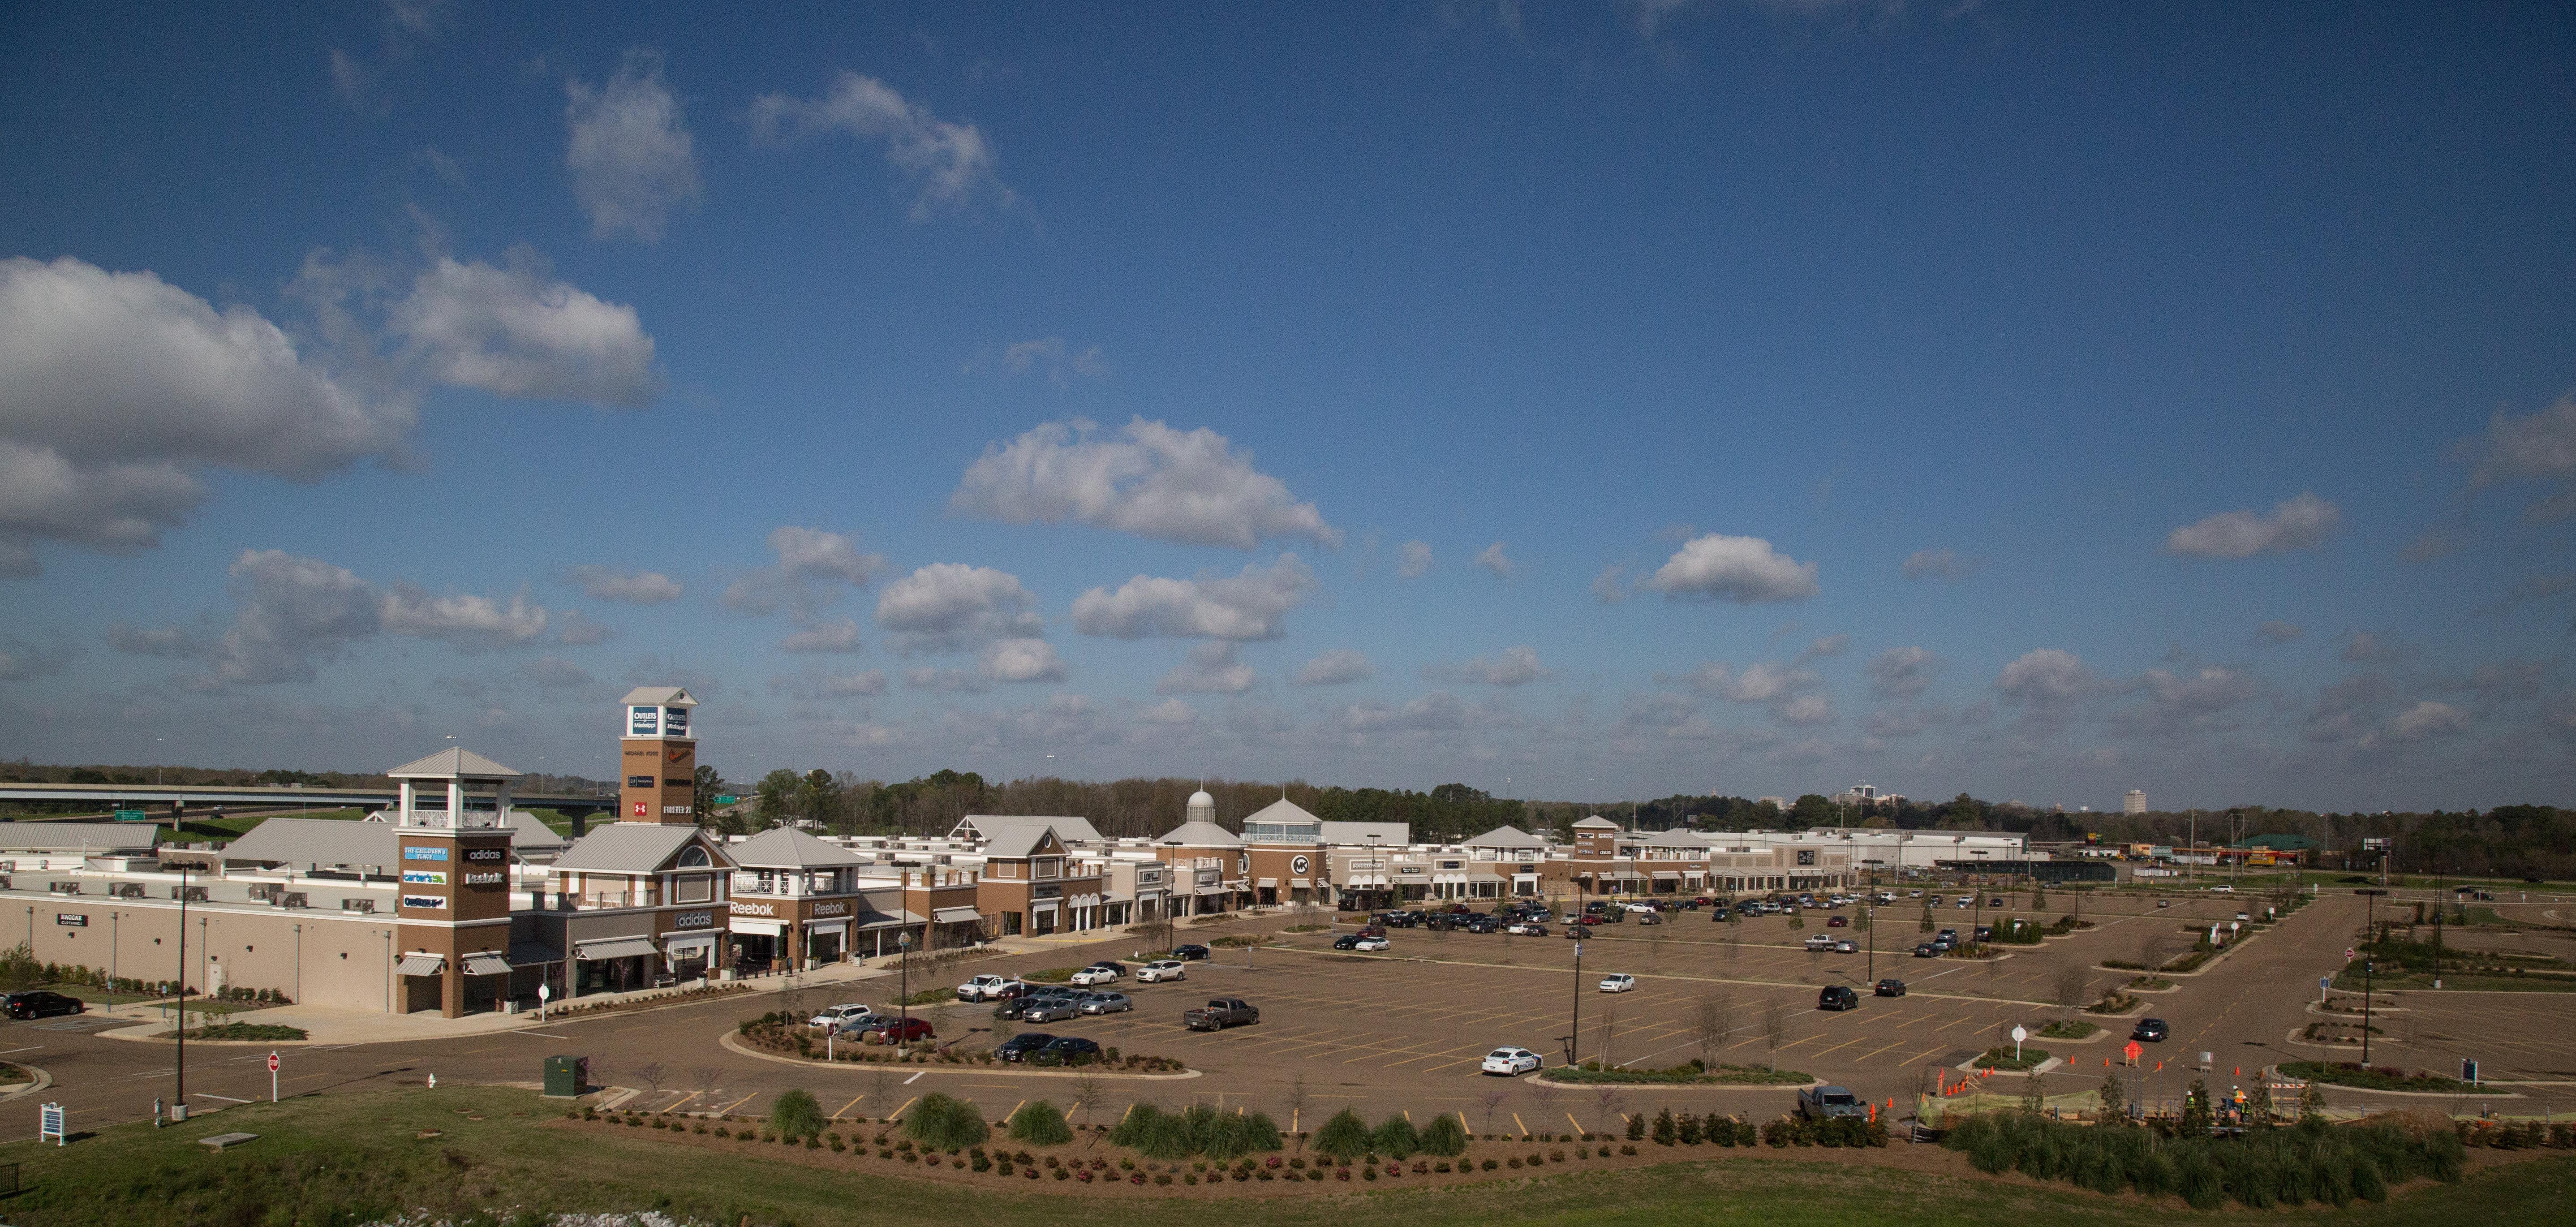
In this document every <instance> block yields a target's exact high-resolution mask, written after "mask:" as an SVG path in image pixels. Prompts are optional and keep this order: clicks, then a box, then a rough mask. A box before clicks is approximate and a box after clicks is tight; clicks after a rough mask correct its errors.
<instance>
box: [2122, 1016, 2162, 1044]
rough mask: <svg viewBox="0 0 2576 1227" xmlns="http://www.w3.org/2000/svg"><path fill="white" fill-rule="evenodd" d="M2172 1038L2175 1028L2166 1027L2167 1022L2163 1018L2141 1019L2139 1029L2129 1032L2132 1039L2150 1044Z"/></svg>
mask: <svg viewBox="0 0 2576 1227" xmlns="http://www.w3.org/2000/svg"><path fill="white" fill-rule="evenodd" d="M2172 1037H2173V1028H2171V1027H2168V1026H2166V1025H2165V1020H2163V1019H2161V1018H2141V1019H2139V1020H2138V1026H2137V1029H2136V1030H2134V1031H2131V1032H2129V1038H2130V1039H2133V1040H2145V1041H2147V1042H2148V1043H2150V1044H2152V1043H2155V1042H2157V1041H2159V1040H2165V1039H2171V1038H2172Z"/></svg>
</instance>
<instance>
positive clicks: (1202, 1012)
mask: <svg viewBox="0 0 2576 1227" xmlns="http://www.w3.org/2000/svg"><path fill="white" fill-rule="evenodd" d="M1260 1021H1261V1011H1260V1009H1259V1008H1257V1007H1255V1006H1254V1005H1253V1004H1252V1003H1250V1002H1248V1001H1245V1000H1244V999H1243V998H1241V997H1216V998H1212V999H1210V1000H1209V1001H1208V1003H1207V1004H1206V1005H1203V1006H1200V1007H1199V1008H1197V1009H1195V1010H1183V1011H1182V1012H1181V1025H1182V1026H1184V1027H1187V1028H1189V1029H1190V1030H1192V1031H1223V1030H1225V1029H1226V1028H1228V1027H1241V1026H1246V1025H1249V1024H1251V1023H1257V1022H1260Z"/></svg>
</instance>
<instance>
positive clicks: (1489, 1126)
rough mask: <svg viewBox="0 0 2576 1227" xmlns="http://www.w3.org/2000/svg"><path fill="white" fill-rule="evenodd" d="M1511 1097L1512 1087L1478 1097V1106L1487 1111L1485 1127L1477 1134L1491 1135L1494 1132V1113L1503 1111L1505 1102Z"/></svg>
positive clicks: (1491, 1091)
mask: <svg viewBox="0 0 2576 1227" xmlns="http://www.w3.org/2000/svg"><path fill="white" fill-rule="evenodd" d="M1511 1097H1512V1091H1511V1088H1510V1087H1501V1088H1498V1089H1495V1090H1490V1091H1487V1092H1485V1093H1484V1094H1481V1095H1478V1096H1476V1105H1477V1106H1478V1107H1481V1108H1483V1109H1484V1110H1485V1118H1484V1119H1485V1127H1484V1128H1483V1129H1480V1130H1478V1131H1477V1132H1479V1133H1486V1134H1490V1133H1492V1132H1493V1131H1494V1113H1496V1112H1500V1111H1502V1110H1503V1101H1504V1100H1506V1099H1509V1098H1511Z"/></svg>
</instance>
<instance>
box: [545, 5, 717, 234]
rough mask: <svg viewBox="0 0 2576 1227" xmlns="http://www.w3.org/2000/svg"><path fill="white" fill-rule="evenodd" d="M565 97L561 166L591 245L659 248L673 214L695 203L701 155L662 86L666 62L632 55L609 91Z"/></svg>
mask: <svg viewBox="0 0 2576 1227" xmlns="http://www.w3.org/2000/svg"><path fill="white" fill-rule="evenodd" d="M564 94H565V96H566V98H567V100H568V101H567V102H566V104H565V106H564V123H565V126H566V127H567V129H568V130H569V136H568V139H567V145H566V148H565V151H564V165H565V166H566V167H567V168H568V169H570V170H571V171H572V193H573V198H574V199H575V200H578V201H580V202H581V208H582V212H584V213H587V214H589V215H590V235H591V237H592V238H595V239H607V238H615V237H618V236H619V235H631V236H633V237H635V238H637V239H640V240H642V241H644V242H647V243H652V242H658V241H660V240H661V238H662V232H663V230H664V229H665V228H666V227H667V226H669V224H670V220H671V211H672V210H673V209H675V208H679V207H682V206H687V205H694V204H696V203H697V200H698V156H697V151H696V148H695V146H694V144H693V142H692V141H691V139H690V136H689V129H688V126H687V122H686V120H685V118H684V117H683V116H682V114H681V107H680V100H679V99H677V98H674V97H672V96H671V90H670V87H669V86H667V85H665V84H663V82H662V57H661V56H660V55H659V54H658V53H656V52H652V51H647V50H643V49H640V48H639V49H637V50H633V51H629V52H627V53H626V59H625V62H624V63H622V64H620V65H619V66H618V69H617V75H616V76H614V77H611V78H609V80H608V84H606V85H604V86H600V87H598V88H596V89H594V88H592V87H591V86H589V85H588V84H585V83H583V82H581V81H579V80H567V81H565V82H564Z"/></svg>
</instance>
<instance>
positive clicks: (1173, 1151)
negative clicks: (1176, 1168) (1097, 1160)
mask: <svg viewBox="0 0 2576 1227" xmlns="http://www.w3.org/2000/svg"><path fill="white" fill-rule="evenodd" d="M1109 1140H1110V1141H1111V1142H1113V1143H1115V1144H1117V1145H1120V1146H1125V1147H1128V1148H1129V1149H1132V1150H1134V1151H1136V1152H1137V1153H1139V1154H1142V1155H1144V1156H1145V1157H1147V1158H1149V1159H1163V1160H1173V1159H1187V1158H1190V1157H1191V1156H1194V1155H1205V1156H1207V1157H1208V1158H1210V1159H1214V1160H1216V1161H1218V1162H1220V1163H1231V1162H1233V1161H1235V1160H1237V1159H1240V1158H1243V1157H1244V1156H1246V1155H1250V1154H1256V1153H1262V1152H1268V1151H1275V1150H1277V1149H1279V1147H1280V1145H1281V1140H1280V1134H1279V1126H1278V1125H1277V1124H1276V1123H1274V1122H1272V1121H1271V1119H1270V1117H1269V1115H1268V1114H1266V1113H1262V1112H1245V1113H1233V1114H1228V1113H1223V1112H1219V1111H1217V1110H1216V1109H1214V1108H1212V1107H1209V1106H1207V1105H1206V1104H1193V1105H1191V1106H1190V1107H1188V1108H1186V1109H1184V1110H1182V1111H1179V1112H1166V1111H1164V1110H1162V1109H1161V1108H1158V1107H1155V1106H1154V1105H1152V1104H1145V1103H1140V1104H1138V1105H1136V1106H1135V1108H1134V1109H1132V1110H1130V1111H1129V1112H1128V1113H1127V1116H1126V1118H1125V1119H1123V1120H1121V1121H1119V1122H1118V1127H1117V1128H1115V1129H1112V1130H1110V1131H1109Z"/></svg>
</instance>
